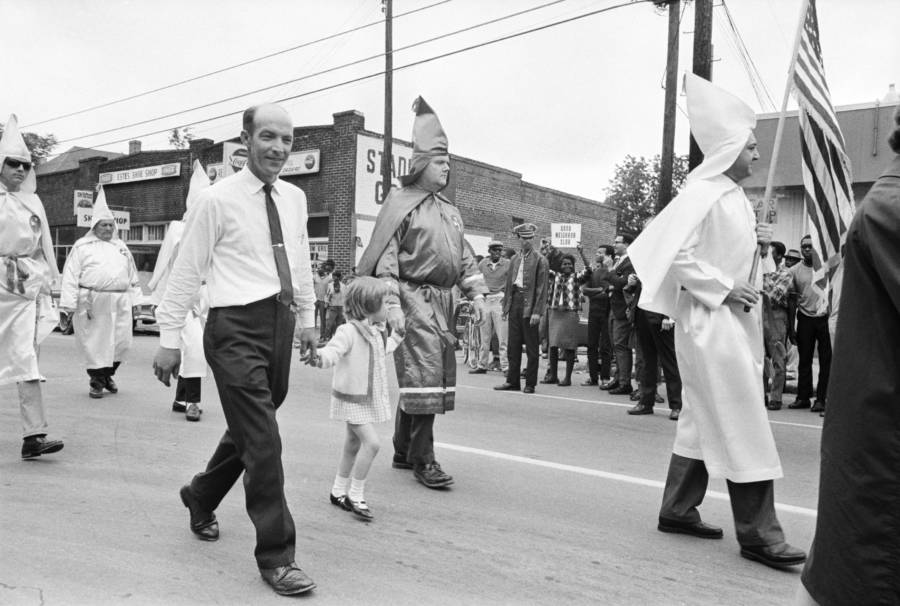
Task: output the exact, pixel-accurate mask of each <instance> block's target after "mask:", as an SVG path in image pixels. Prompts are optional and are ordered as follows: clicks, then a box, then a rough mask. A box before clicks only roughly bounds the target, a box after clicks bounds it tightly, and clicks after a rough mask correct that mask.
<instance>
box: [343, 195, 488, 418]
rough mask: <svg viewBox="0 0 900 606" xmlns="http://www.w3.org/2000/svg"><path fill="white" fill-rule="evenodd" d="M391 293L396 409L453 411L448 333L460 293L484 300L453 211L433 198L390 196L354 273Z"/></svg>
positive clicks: (479, 278)
mask: <svg viewBox="0 0 900 606" xmlns="http://www.w3.org/2000/svg"><path fill="white" fill-rule="evenodd" d="M357 272H358V273H359V274H360V275H375V276H376V277H379V278H381V279H383V280H386V281H387V282H388V283H389V285H390V288H391V293H392V295H391V297H392V298H393V301H391V300H390V299H389V304H390V303H392V302H399V304H400V306H401V307H402V309H403V313H404V315H405V316H406V334H405V336H404V338H403V341H402V342H401V344H400V345H399V346H398V348H397V349H396V351H394V362H395V366H396V369H397V382H398V383H399V386H400V409H401V410H403V411H404V412H406V413H408V414H435V413H444V412H446V411H448V410H453V408H454V405H455V398H456V353H455V348H454V345H455V337H454V336H453V331H454V326H453V325H452V321H453V320H452V319H453V308H454V304H455V301H454V296H453V292H452V290H451V289H452V288H453V287H454V286H457V287H459V289H460V290H461V291H462V293H463V294H464V295H465V296H467V297H469V298H470V299H471V298H474V297H475V296H476V295H479V294H482V295H483V294H486V293H487V287H486V286H485V283H484V278H483V276H482V275H481V273H480V272H479V270H478V265H477V264H476V262H475V257H474V256H473V255H472V253H471V250H470V249H469V247H468V246H466V244H465V239H464V232H463V222H462V217H461V216H460V213H459V210H458V209H457V208H456V207H455V206H454V205H453V204H452V203H450V202H449V201H448V200H447V199H446V198H444V197H443V196H441V195H440V194H435V193H431V192H428V191H426V190H423V189H421V188H419V187H417V186H416V185H410V186H407V187H403V188H400V189H396V190H393V191H392V192H391V195H390V196H389V197H388V199H387V200H385V203H384V207H383V208H382V210H381V213H380V214H379V216H378V220H377V221H376V224H375V229H374V231H373V233H372V240H371V242H370V244H369V247H368V249H367V250H366V252H365V253H364V254H363V258H362V259H361V260H360V263H359V265H358V266H357Z"/></svg>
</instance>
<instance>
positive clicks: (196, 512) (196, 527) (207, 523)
mask: <svg viewBox="0 0 900 606" xmlns="http://www.w3.org/2000/svg"><path fill="white" fill-rule="evenodd" d="M179 494H180V495H181V502H182V503H184V506H185V507H187V508H188V511H190V513H191V532H193V533H194V534H195V535H197V537H198V538H200V539H202V540H204V541H217V540H218V539H219V523H218V522H217V521H216V514H214V513H213V512H211V511H206V510H205V509H203V507H202V506H201V505H200V501H198V500H197V497H196V496H194V493H193V492H192V491H191V486H190V484H185V485H184V486H182V487H181V492H180V493H179Z"/></svg>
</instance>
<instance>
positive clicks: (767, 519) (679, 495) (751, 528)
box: [659, 454, 784, 547]
mask: <svg viewBox="0 0 900 606" xmlns="http://www.w3.org/2000/svg"><path fill="white" fill-rule="evenodd" d="M727 483H728V496H729V497H731V499H730V500H731V513H732V515H733V516H734V529H735V533H736V534H737V540H738V543H740V544H741V545H743V546H745V547H755V546H759V545H779V544H781V543H784V531H782V529H781V524H780V523H779V522H778V517H777V516H776V515H775V482H774V481H773V480H764V481H762V482H747V483H742V484H738V483H737V482H732V481H730V480H729V481H728V482H727ZM707 484H709V474H708V473H707V472H706V465H705V464H704V463H703V461H700V460H698V459H688V458H686V457H682V456H679V455H677V454H672V459H671V460H670V461H669V473H668V476H667V477H666V488H665V490H664V491H663V502H662V507H661V508H660V510H659V517H660V519H664V520H672V521H674V522H688V523H691V522H699V521H700V512H699V511H697V507H699V506H700V504H701V503H702V502H703V497H704V495H706V486H707Z"/></svg>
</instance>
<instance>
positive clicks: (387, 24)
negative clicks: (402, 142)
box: [381, 0, 394, 202]
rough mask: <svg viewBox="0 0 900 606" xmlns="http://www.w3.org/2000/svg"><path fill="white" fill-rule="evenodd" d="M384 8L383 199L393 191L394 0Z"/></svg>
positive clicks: (382, 3) (388, 1) (382, 0)
mask: <svg viewBox="0 0 900 606" xmlns="http://www.w3.org/2000/svg"><path fill="white" fill-rule="evenodd" d="M381 5H382V9H383V10H384V148H383V150H382V154H381V201H382V202H384V200H385V199H386V198H387V197H388V194H390V193H391V184H392V183H393V179H392V178H391V164H392V162H391V158H392V153H393V152H392V150H391V143H392V142H393V138H394V134H393V130H394V129H393V115H394V112H393V101H394V43H393V17H394V11H393V0H381Z"/></svg>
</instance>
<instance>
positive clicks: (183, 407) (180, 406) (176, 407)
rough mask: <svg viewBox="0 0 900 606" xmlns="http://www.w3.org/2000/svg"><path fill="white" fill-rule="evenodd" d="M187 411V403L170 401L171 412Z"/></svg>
mask: <svg viewBox="0 0 900 606" xmlns="http://www.w3.org/2000/svg"><path fill="white" fill-rule="evenodd" d="M185 411H187V403H185V402H179V401H177V400H176V401H175V402H172V412H185Z"/></svg>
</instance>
